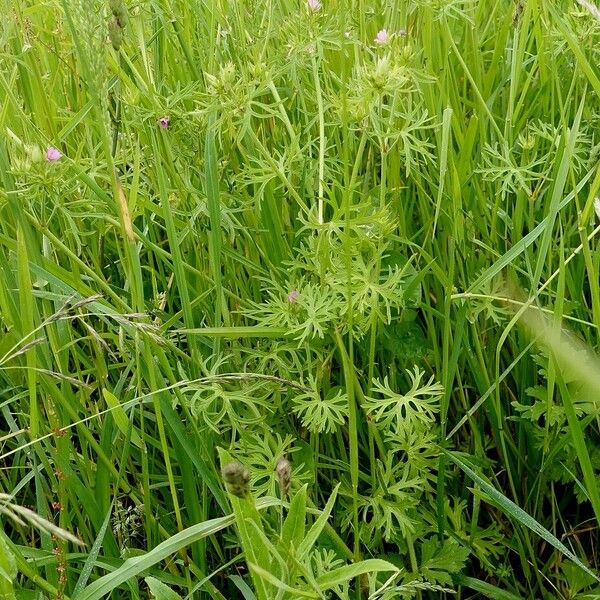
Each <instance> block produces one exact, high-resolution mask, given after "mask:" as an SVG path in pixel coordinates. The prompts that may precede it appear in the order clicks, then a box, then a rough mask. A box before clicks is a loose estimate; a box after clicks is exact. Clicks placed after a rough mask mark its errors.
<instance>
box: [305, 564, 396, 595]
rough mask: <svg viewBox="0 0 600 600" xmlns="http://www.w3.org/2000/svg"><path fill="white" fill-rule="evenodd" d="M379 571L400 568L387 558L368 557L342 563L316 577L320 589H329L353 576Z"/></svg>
mask: <svg viewBox="0 0 600 600" xmlns="http://www.w3.org/2000/svg"><path fill="white" fill-rule="evenodd" d="M381 571H395V572H396V573H398V572H399V571H400V570H399V569H398V567H396V566H395V565H393V564H392V563H390V562H388V561H387V560H381V559H379V558H370V559H368V560H361V561H360V562H357V563H354V564H351V565H344V566H343V567H338V568H337V569H333V570H332V571H330V572H329V573H325V574H324V575H321V576H320V577H318V578H317V583H318V584H319V587H320V588H321V589H322V590H329V589H331V588H332V587H335V586H336V585H340V584H341V583H345V582H346V581H350V580H351V579H354V578H355V577H360V576H361V575H364V574H365V573H379V572H381Z"/></svg>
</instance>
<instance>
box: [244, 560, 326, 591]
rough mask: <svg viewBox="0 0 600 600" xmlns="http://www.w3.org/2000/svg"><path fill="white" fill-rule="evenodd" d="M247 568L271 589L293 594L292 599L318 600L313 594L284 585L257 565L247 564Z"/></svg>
mask: <svg viewBox="0 0 600 600" xmlns="http://www.w3.org/2000/svg"><path fill="white" fill-rule="evenodd" d="M248 567H249V568H250V569H252V571H253V572H255V573H257V574H258V575H259V576H260V577H261V578H262V579H264V580H265V581H267V582H269V583H270V584H271V585H272V586H273V587H276V588H277V589H279V590H282V591H284V592H289V593H291V594H294V597H300V598H318V597H319V596H318V595H317V594H315V593H314V592H309V591H306V590H299V589H298V588H293V587H292V586H290V585H288V584H287V583H284V582H283V581H281V580H280V579H277V577H275V575H273V574H272V573H271V572H270V571H267V569H263V568H262V567H259V566H258V565H256V564H254V563H248ZM278 597H279V596H278ZM269 600H272V599H271V598H269Z"/></svg>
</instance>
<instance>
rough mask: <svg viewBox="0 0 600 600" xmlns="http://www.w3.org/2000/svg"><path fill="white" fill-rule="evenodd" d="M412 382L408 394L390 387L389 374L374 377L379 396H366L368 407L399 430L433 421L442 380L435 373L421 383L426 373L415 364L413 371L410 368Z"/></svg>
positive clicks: (395, 430) (381, 419)
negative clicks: (436, 377)
mask: <svg viewBox="0 0 600 600" xmlns="http://www.w3.org/2000/svg"><path fill="white" fill-rule="evenodd" d="M407 373H408V376H409V377H410V379H411V382H412V385H411V388H410V390H409V391H408V392H407V393H406V394H400V393H398V392H395V391H394V390H392V389H391V387H390V385H389V382H388V378H387V377H385V378H384V380H383V383H382V382H380V381H379V380H378V379H373V387H374V392H375V393H376V394H377V395H378V396H380V397H379V398H375V397H367V398H365V410H366V411H367V414H370V415H373V417H374V419H375V420H376V421H378V422H379V423H381V425H383V426H384V427H385V428H387V429H388V430H390V431H393V432H395V433H398V432H400V431H402V430H404V429H406V428H410V427H414V426H416V425H418V424H428V423H431V422H433V420H434V419H435V414H436V413H437V412H438V411H439V401H440V399H441V397H442V395H443V393H444V388H443V386H442V385H441V384H440V383H437V382H434V378H433V376H432V377H431V378H430V379H429V381H428V382H427V383H425V384H423V383H422V381H423V377H424V375H425V373H424V372H423V371H421V370H420V369H419V368H418V367H416V366H415V368H414V371H409V370H407Z"/></svg>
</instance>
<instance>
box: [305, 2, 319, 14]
mask: <svg viewBox="0 0 600 600" xmlns="http://www.w3.org/2000/svg"><path fill="white" fill-rule="evenodd" d="M306 3H307V4H308V8H310V10H312V11H313V12H317V11H318V10H319V9H320V8H321V3H320V2H319V0H306Z"/></svg>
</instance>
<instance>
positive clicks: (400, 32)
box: [398, 29, 407, 37]
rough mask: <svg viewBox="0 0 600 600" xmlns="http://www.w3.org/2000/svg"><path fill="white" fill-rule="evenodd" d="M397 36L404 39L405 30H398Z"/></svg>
mask: <svg viewBox="0 0 600 600" xmlns="http://www.w3.org/2000/svg"><path fill="white" fill-rule="evenodd" d="M398 35H399V36H400V37H406V36H407V33H406V29H400V30H399V31H398Z"/></svg>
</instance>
